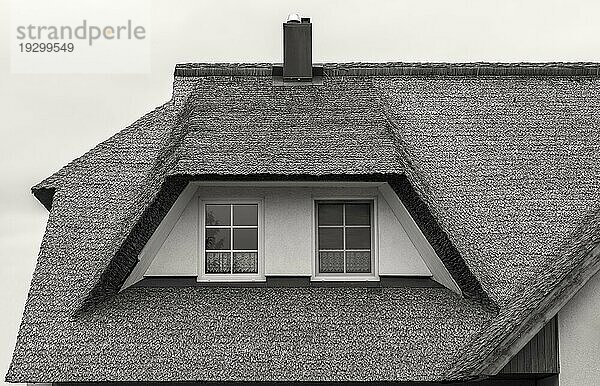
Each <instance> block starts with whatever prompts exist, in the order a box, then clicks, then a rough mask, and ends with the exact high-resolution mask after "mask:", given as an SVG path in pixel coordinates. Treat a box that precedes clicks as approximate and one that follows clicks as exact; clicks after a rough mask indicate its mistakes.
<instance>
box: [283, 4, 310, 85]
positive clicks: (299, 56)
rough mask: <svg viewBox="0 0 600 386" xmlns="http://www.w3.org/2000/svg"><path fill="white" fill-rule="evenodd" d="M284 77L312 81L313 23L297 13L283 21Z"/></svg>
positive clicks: (285, 78)
mask: <svg viewBox="0 0 600 386" xmlns="http://www.w3.org/2000/svg"><path fill="white" fill-rule="evenodd" d="M283 79H284V80H293V81H308V82H309V81H312V23H311V22H310V18H304V17H303V18H300V17H299V16H298V15H297V14H295V13H292V14H290V15H289V16H288V19H287V22H285V23H283Z"/></svg>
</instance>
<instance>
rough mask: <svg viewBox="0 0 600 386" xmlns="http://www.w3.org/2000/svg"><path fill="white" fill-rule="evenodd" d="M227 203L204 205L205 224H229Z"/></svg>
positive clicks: (229, 208)
mask: <svg viewBox="0 0 600 386" xmlns="http://www.w3.org/2000/svg"><path fill="white" fill-rule="evenodd" d="M230 210H231V207H230V206H229V205H206V225H231V224H230V222H231V221H230V220H231V212H230Z"/></svg>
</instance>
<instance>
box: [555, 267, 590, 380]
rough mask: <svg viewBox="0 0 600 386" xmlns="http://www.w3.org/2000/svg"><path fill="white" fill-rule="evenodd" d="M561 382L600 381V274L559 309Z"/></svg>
mask: <svg viewBox="0 0 600 386" xmlns="http://www.w3.org/2000/svg"><path fill="white" fill-rule="evenodd" d="M558 322H559V325H558V326H559V327H558V333H559V340H558V344H559V357H560V375H559V380H560V385H561V386H597V385H599V384H600V274H599V273H597V274H596V275H595V276H593V277H592V278H591V279H590V281H588V282H587V283H586V285H585V286H584V287H583V288H582V289H581V290H580V291H579V292H578V293H577V294H576V295H575V296H574V297H573V298H572V299H571V300H569V302H568V303H567V304H566V305H565V306H564V307H563V308H562V309H561V310H560V312H559V313H558Z"/></svg>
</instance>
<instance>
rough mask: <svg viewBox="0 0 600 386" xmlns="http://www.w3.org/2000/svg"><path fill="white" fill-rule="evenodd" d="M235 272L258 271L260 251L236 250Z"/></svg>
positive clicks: (234, 256) (234, 257)
mask: <svg viewBox="0 0 600 386" xmlns="http://www.w3.org/2000/svg"><path fill="white" fill-rule="evenodd" d="M233 273H258V252H234V253H233Z"/></svg>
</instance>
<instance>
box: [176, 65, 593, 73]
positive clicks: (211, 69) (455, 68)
mask: <svg viewBox="0 0 600 386" xmlns="http://www.w3.org/2000/svg"><path fill="white" fill-rule="evenodd" d="M278 65H281V64H277V63H180V64H177V65H175V76H176V77H197V76H271V75H272V68H273V66H278ZM321 65H322V66H323V72H324V75H325V76H431V75H445V76H600V63H599V62H455V63H454V62H380V63H376V62H346V63H323V64H319V66H321Z"/></svg>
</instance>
